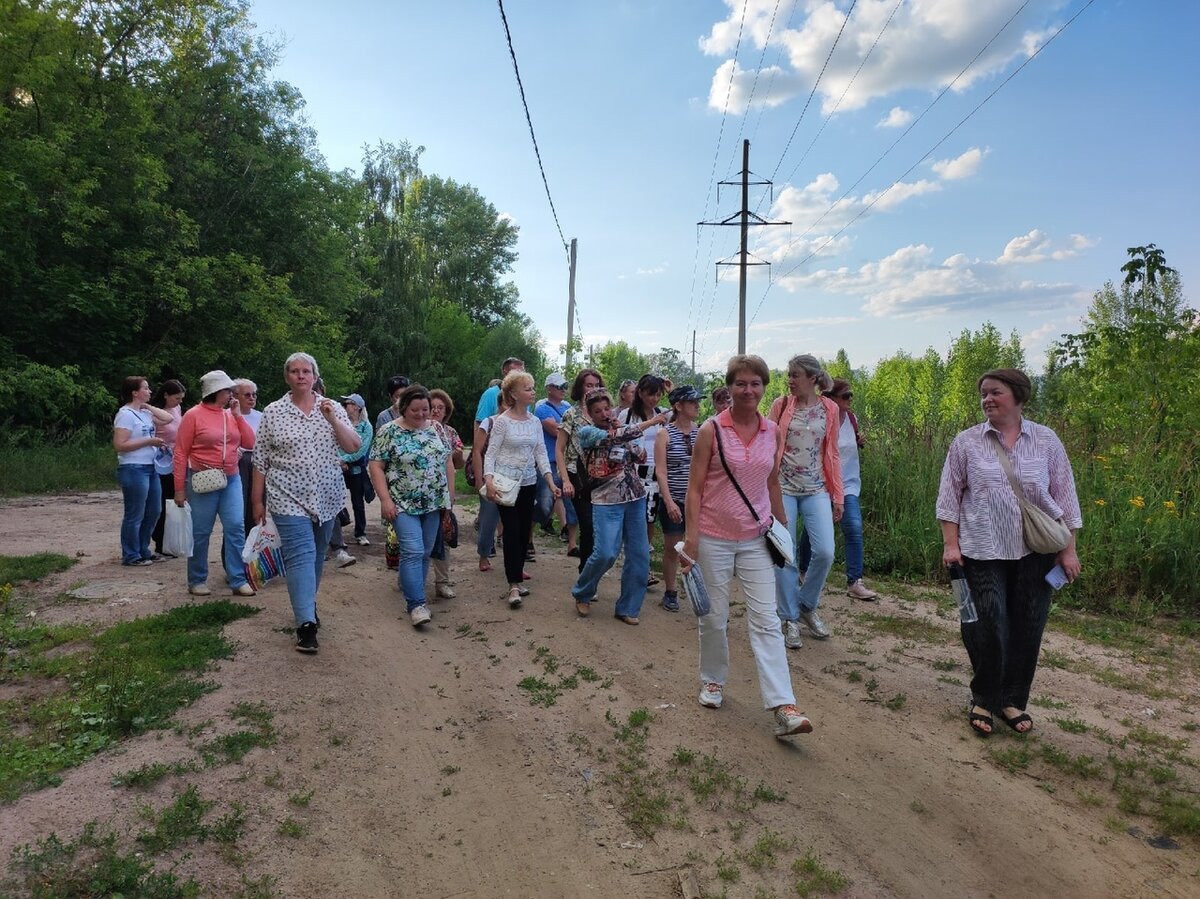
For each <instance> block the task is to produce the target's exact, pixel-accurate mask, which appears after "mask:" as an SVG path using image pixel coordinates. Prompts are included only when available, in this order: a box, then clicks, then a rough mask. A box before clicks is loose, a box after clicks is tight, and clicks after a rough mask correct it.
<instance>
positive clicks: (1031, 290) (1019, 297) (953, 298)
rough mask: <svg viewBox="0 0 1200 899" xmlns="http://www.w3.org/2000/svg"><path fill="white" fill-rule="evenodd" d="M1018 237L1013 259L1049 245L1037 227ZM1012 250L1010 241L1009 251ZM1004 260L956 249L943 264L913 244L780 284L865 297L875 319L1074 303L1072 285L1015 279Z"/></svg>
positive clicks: (794, 276)
mask: <svg viewBox="0 0 1200 899" xmlns="http://www.w3.org/2000/svg"><path fill="white" fill-rule="evenodd" d="M1015 241H1017V242H1018V246H1017V249H1015V250H1014V251H1013V254H1012V256H1013V258H1012V259H1011V260H1009V262H1012V261H1017V260H1018V259H1021V261H1033V259H1034V258H1035V257H1038V258H1041V254H1042V250H1041V249H1039V248H1042V247H1044V246H1047V245H1049V243H1050V241H1049V238H1048V237H1046V236H1045V235H1044V234H1042V232H1040V231H1037V230H1036V229H1035V230H1034V231H1033V232H1030V234H1028V235H1025V236H1024V237H1023V238H1016V239H1015ZM1010 249H1013V242H1012V241H1010V243H1009V246H1008V247H1006V248H1005V253H1006V254H1007V253H1008V252H1009V250H1010ZM1021 254H1024V255H1023V256H1022V255H1021ZM1002 259H1004V257H1003V256H1002V257H1001V259H997V260H972V259H969V258H968V257H967V256H965V255H964V254H962V253H956V254H953V255H951V256H949V257H948V258H946V259H945V260H944V261H943V262H940V263H939V262H936V261H935V259H934V254H933V248H932V247H929V246H927V245H925V244H912V245H909V246H906V247H901V248H899V249H898V250H896V251H894V252H893V253H891V254H889V255H887V256H885V257H883V258H882V259H879V260H876V261H872V262H867V263H864V264H863V265H861V266H859V267H858V268H850V267H847V266H842V267H840V268H835V269H820V270H818V271H814V272H809V273H806V274H790V275H787V276H785V277H783V278H781V279H780V280H779V282H778V284H779V286H780V287H782V288H783V289H784V290H787V291H790V292H792V293H798V292H806V293H812V292H813V291H819V292H823V293H827V294H835V295H838V294H840V295H843V296H847V297H853V298H856V299H858V300H861V301H862V306H861V309H862V311H863V312H865V313H867V314H868V315H871V316H875V317H897V318H929V317H932V316H937V315H942V314H946V313H950V312H954V311H958V310H971V311H977V310H979V311H982V312H984V314H990V311H991V310H998V309H1001V308H1008V309H1021V308H1027V309H1037V310H1040V311H1046V310H1051V309H1056V308H1065V307H1069V306H1070V305H1071V304H1073V303H1074V297H1075V296H1076V294H1077V290H1076V288H1075V287H1074V286H1073V285H1070V284H1065V283H1060V282H1042V281H1036V280H1032V279H1027V278H1018V277H1014V274H1013V273H1012V272H1013V270H1012V269H1010V268H1009V267H1008V264H1007V263H1006V262H1002V261H1001V260H1002Z"/></svg>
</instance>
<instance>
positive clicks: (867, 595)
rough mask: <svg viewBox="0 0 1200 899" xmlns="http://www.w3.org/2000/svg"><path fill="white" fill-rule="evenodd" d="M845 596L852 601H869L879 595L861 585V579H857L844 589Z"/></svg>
mask: <svg viewBox="0 0 1200 899" xmlns="http://www.w3.org/2000/svg"><path fill="white" fill-rule="evenodd" d="M846 595H847V596H850V597H853V598H854V599H862V600H871V599H876V598H877V597H878V596H879V594H878V593H876V592H875V591H874V590H872V589H870V588H869V587H867V585H866V584H864V583H863V579H862V578H859V579H858V580H857V581H855V582H854V583H853V584H851V585H850V586H849V587H847V588H846Z"/></svg>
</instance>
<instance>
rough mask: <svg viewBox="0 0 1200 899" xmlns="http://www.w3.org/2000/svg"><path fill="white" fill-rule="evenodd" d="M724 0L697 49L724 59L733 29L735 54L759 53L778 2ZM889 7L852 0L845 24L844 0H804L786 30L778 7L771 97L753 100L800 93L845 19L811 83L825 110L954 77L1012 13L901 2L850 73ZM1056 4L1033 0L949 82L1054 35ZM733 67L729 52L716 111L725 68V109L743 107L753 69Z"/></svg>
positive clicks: (972, 77)
mask: <svg viewBox="0 0 1200 899" xmlns="http://www.w3.org/2000/svg"><path fill="white" fill-rule="evenodd" d="M725 5H726V7H728V9H729V13H728V15H727V16H726V18H724V19H722V20H721V21H719V22H716V23H715V24H714V25H713V26H712V29H711V30H710V32H709V34H708V35H706V36H705V37H703V38H701V39H700V41H699V47H700V50H701V51H702V52H704V53H705V54H707V55H709V56H716V57H728V56H729V55H730V54H732V53H733V50H734V47H735V45H736V43H737V40H738V33H739V30H740V31H741V35H742V37H741V45H740V47H739V49H738V57H739V58H740V59H742V60H757V59H758V54H759V52H761V50H762V48H763V46H764V44H765V43H766V41H767V39H768V28H769V26H770V21H771V17H772V14H773V13H774V12H775V7H776V3H775V0H725ZM895 6H896V4H895V3H894V2H893V0H858V2H857V3H856V4H855V6H854V9H853V12H852V13H851V15H850V18H849V21H846V4H845V3H841V4H840V5H839V4H836V3H835V2H833V0H808V2H806V3H805V5H804V7H803V9H797V11H796V14H795V17H794V19H793V25H792V27H786V28H785V27H784V25H783V22H786V21H787V20H786V19H784V17H783V14H782V9H781V10H780V12H779V14H778V15H777V16H776V19H775V27H774V28H773V29H771V31H770V46H769V47H768V49H767V58H768V59H772V57H773V54H774V53H776V52H777V53H778V54H779V57H778V59H779V62H778V63H776V62H775V61H774V60H773V59H772V62H771V65H778V66H780V67H781V68H780V70H779V71H777V72H776V73H775V76H774V77H773V78H769V79H767V81H769V83H770V85H771V96H770V97H769V98H765V97H764V98H760V97H759V96H758V95H757V94H756V96H755V100H754V102H755V104H756V105H757V104H758V103H759V102H765V103H767V104H769V105H777V104H778V103H781V102H783V101H784V100H786V99H788V98H790V97H794V96H797V95H807V92H808V91H809V90H811V89H812V85H813V83H814V82H815V81H816V78H817V76H818V74H819V73H820V72H821V68H822V66H824V65H825V59H826V57H827V56H828V54H829V48H830V47H832V46H833V41H834V39H835V38H836V37H837V34H838V31H839V30H840V29H841V28H842V24H843V22H845V23H846V27H845V30H844V32H843V33H842V37H841V40H840V41H839V42H838V46H837V49H836V51H835V52H834V54H833V56H832V58H831V59H830V60H829V65H828V67H827V68H826V70H825V74H824V76H823V77H822V78H821V84H820V86H819V88H818V91H819V93H820V94H821V97H822V107H823V108H822V112H824V113H826V114H827V113H829V112H830V111H832V109H833V107H834V106H835V104H837V102H838V99H839V98H840V97H841V96H842V93H843V92H844V91H845V92H846V96H845V98H844V99H842V101H841V107H840V108H841V109H844V110H852V109H859V108H862V107H863V106H865V105H866V104H867V103H868V102H870V101H871V100H873V99H875V98H877V97H886V96H889V95H892V94H896V93H899V92H901V91H906V90H922V91H930V90H940V89H941V88H943V87H945V86H946V85H948V84H950V83H951V82H952V81H954V79H955V77H956V76H957V75H958V73H959V71H960V70H961V69H962V68H963V66H965V65H966V64H967V63H968V62H970V61H971V58H972V57H973V56H974V55H975V53H977V52H978V51H979V48H981V47H983V46H985V45H986V44H987V43H988V41H989V39H991V38H992V37H993V36H995V35H997V32H1000V29H1001V26H1003V25H1004V23H1005V22H1006V21H1007V20H1008V18H1009V16H1010V15H1012V9H1011V5H1010V4H1000V3H980V2H978V0H923V2H920V3H905V4H902V5H901V6H900V7H899V9H898V10H897V11H896V14H895V16H894V17H893V18H892V21H891V23H890V24H889V25H888V27H887V29H886V30H885V31H883V36H882V38H880V40H879V44H878V46H877V47H876V48H875V50H874V51H873V52H872V53H871V57H870V59H869V60H868V61H867V63H866V65H865V66H864V67H863V68H862V71H861V72H859V73H858V75H857V77H855V71H856V70H857V69H858V67H859V65H860V63H862V61H863V57H864V56H866V54H867V52H868V51H870V49H871V46H872V44H874V42H875V38H876V36H877V35H879V33H880V29H882V28H883V26H884V23H885V22H886V21H887V19H888V16H890V15H891V14H892V10H893V9H894V8H895ZM1062 6H1063V0H1031V2H1030V3H1029V5H1028V6H1027V7H1026V8H1025V9H1023V10H1022V11H1021V12H1020V13H1019V14H1018V15H1017V16H1016V18H1015V19H1014V20H1013V22H1012V24H1010V25H1008V26H1007V27H1006V28H1004V30H1003V32H1001V33H1000V34H999V36H997V37H996V38H995V40H994V41H993V42H992V43H991V44H990V46H988V47H987V50H986V51H985V52H984V53H983V55H982V56H980V58H979V59H978V60H977V61H976V62H975V63H974V64H973V65H972V66H971V68H970V69H969V70H968V71H967V72H966V73H965V74H964V75H963V77H962V78H961V79H959V80H958V81H957V82H956V83H955V85H954V89H955V90H956V91H960V92H961V91H965V90H967V89H968V88H970V87H971V86H972V85H973V84H975V83H976V82H978V81H980V80H982V79H985V78H988V77H990V76H992V75H995V74H996V73H998V72H1001V71H1004V70H1005V69H1006V68H1007V67H1008V66H1009V65H1010V64H1011V63H1012V62H1013V61H1014V60H1016V59H1018V58H1021V57H1028V56H1029V55H1030V54H1031V53H1033V52H1034V50H1036V49H1037V47H1038V46H1040V45H1041V44H1042V43H1043V42H1044V41H1045V40H1046V38H1047V37H1048V35H1049V34H1050V33H1051V26H1052V25H1053V20H1054V18H1055V15H1056V13H1057V12H1058V10H1059V9H1061V7H1062ZM743 7H744V8H745V23H744V27H743V23H742V19H743ZM731 65H732V60H731V59H727V60H725V61H724V62H722V65H721V67H719V68H718V72H717V74H716V75H714V77H713V84H712V88H711V90H710V94H709V105H710V107H711V108H713V109H716V110H721V109H723V108H724V106H725V97H726V94H727V92H728V91H729V85H730V81H729V78H730V73H731V72H733V73H734V85H733V91H732V92H731V93H729V98H730V103H729V110H730V112H733V113H741V112H744V111H745V108H746V101H747V99H748V97H749V85H750V84H751V83H752V82H753V79H754V72H753V71H752V70H747V69H746V68H745V67H744V66H739V67H738V68H737V69H736V70H734V69H733V68H732V67H731ZM783 66H786V68H782V67H783ZM764 72H765V69H764ZM852 78H853V79H854V82H853V84H852V85H851V83H850V82H851V79H852ZM764 86H765V85H764V80H763V79H760V80H759V88H760V89H763V88H764ZM847 88H849V89H848V90H847ZM894 113H895V110H893V112H892V113H889V117H888V118H889V119H890V118H891V116H892V115H893V114H894ZM884 121H885V122H887V121H888V120H887V119H885V120H884ZM881 124H883V123H881ZM889 127H894V126H892V125H889Z"/></svg>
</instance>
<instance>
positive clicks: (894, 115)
mask: <svg viewBox="0 0 1200 899" xmlns="http://www.w3.org/2000/svg"><path fill="white" fill-rule="evenodd" d="M912 120H913V114H912V113H911V112H909V111H908V110H907V109H903V108H902V107H899V106H893V107H892V111H891V112H889V113H888V114H887V115H885V116H884V117H883V118H882V119H880V120H879V121H878V122H877V123H876V124H875V127H876V128H903V127H904V126H905V125H907V124H908V123H909V122H911V121H912Z"/></svg>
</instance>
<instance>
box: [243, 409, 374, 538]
mask: <svg viewBox="0 0 1200 899" xmlns="http://www.w3.org/2000/svg"><path fill="white" fill-rule="evenodd" d="M333 414H334V417H335V418H337V419H338V421H340V422H341V423H342V424H344V425H345V426H346V427H347V428H350V429H353V425H351V424H350V418H349V417H348V416H347V415H346V410H345V409H343V408H342V407H341V406H338V405H334V407H333ZM338 449H339V447H338V443H337V436H336V435H335V433H334V430H333V425H331V424H330V423H329V422H328V421H326V420H325V416H324V415H322V414H321V410H320V408H319V406H318V404H316V403H314V404H313V408H312V411H311V412H309V413H308V414H307V415H306V414H305V413H304V412H302V411H300V409H299V408H298V407H297V406H296V404H295V403H293V402H292V398H291V395H290V394H284V395H283V396H282V397H280V398H279V399H277V400H276V401H275V402H273V403H271V405H269V406H267V409H266V411H265V412H263V417H262V421H261V422H259V425H258V439H257V442H256V443H255V445H254V467H255V468H257V469H258V470H259V471H261V472H262V473H263V474H264V475H265V476H266V479H267V511H269V512H270V513H271V514H272V515H300V516H304V517H306V518H309V519H311V520H313V521H318V522H324V521H329V520H330V519H331V518H333V517H334V516H335V515H337V513H338V512H339V511H340V510H341V509H342V507H343V506H344V505H345V502H346V482H345V480H344V479H343V478H342V466H341V460H340V459H339V458H338Z"/></svg>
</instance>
